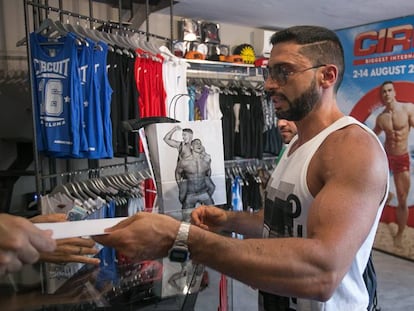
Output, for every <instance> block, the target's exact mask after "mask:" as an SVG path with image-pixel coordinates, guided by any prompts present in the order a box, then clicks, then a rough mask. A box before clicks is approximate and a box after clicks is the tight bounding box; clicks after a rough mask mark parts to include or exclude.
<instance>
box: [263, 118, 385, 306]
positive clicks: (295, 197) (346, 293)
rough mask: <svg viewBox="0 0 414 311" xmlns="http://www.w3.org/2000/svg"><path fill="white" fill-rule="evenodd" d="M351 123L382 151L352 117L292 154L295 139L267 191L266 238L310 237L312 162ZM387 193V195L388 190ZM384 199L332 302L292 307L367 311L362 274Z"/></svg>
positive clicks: (301, 301) (306, 302)
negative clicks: (308, 179) (328, 139)
mask: <svg viewBox="0 0 414 311" xmlns="http://www.w3.org/2000/svg"><path fill="white" fill-rule="evenodd" d="M350 124H357V125H359V126H361V127H362V128H363V129H365V130H366V131H367V132H369V133H370V134H372V136H373V137H375V138H376V139H377V141H378V144H379V145H380V146H381V148H382V144H381V142H380V141H379V140H378V138H377V136H376V135H375V134H374V133H373V132H372V131H371V130H370V129H369V128H368V127H366V126H365V125H364V124H362V123H360V122H359V121H357V120H355V119H354V118H352V117H349V116H344V117H342V118H341V119H339V120H337V121H336V122H335V123H333V124H332V125H330V126H329V127H327V128H326V129H324V130H323V131H322V132H320V133H319V134H318V135H316V136H315V137H313V138H312V139H311V140H310V141H308V142H307V143H305V144H303V145H302V146H300V148H298V149H297V150H295V152H293V153H292V154H289V151H290V149H291V147H292V145H293V143H294V141H296V140H297V136H296V137H295V138H294V139H293V140H292V141H291V143H290V144H289V145H288V147H287V150H286V151H285V152H284V153H283V155H282V157H281V159H280V161H279V163H278V165H277V166H276V168H275V170H274V172H273V173H272V177H271V179H270V180H269V183H268V185H267V188H266V192H267V195H266V202H265V223H264V230H263V236H264V237H269V238H272V237H273V238H274V237H282V236H285V237H286V236H294V237H306V236H307V228H306V221H307V217H308V211H309V208H310V206H311V204H312V202H313V199H314V198H313V196H312V195H311V193H310V191H309V189H308V186H307V183H306V175H307V171H308V166H309V163H310V161H311V159H312V157H313V155H314V154H315V152H316V151H317V150H318V148H319V146H320V145H321V144H322V143H323V142H324V140H325V139H326V137H328V135H329V134H331V133H332V132H334V131H336V130H338V129H341V128H344V127H346V126H348V125H350ZM383 150H384V149H383ZM384 154H385V151H384ZM388 183H389V182H388ZM388 186H389V185H388ZM388 186H387V187H388ZM386 193H388V189H387V192H386ZM385 199H386V198H385V197H384V199H383V201H382V202H381V205H380V208H379V209H378V212H377V216H376V221H375V222H374V225H373V226H372V228H371V230H370V232H369V234H368V236H367V238H366V240H365V241H364V243H363V244H362V246H361V248H360V249H359V250H358V252H357V254H356V256H355V258H354V261H353V262H352V265H351V268H350V269H349V271H348V272H347V274H346V275H345V277H344V278H343V280H342V282H341V283H340V284H339V286H338V288H337V289H336V291H335V292H334V294H333V296H332V297H331V299H329V300H328V301H327V302H318V301H311V300H306V299H297V300H296V301H297V304H296V305H292V308H293V309H296V310H312V311H313V310H325V311H328V310H333V311H338V310H353V311H357V310H367V306H368V292H367V289H366V286H365V283H364V280H363V277H362V274H363V272H364V270H365V266H366V264H367V262H368V258H369V255H370V252H371V248H372V245H373V242H374V238H375V233H376V230H377V226H378V222H379V218H380V216H381V213H382V209H383V207H384V204H385ZM344 251H345V250H344ZM291 300H292V299H291ZM291 304H293V302H291Z"/></svg>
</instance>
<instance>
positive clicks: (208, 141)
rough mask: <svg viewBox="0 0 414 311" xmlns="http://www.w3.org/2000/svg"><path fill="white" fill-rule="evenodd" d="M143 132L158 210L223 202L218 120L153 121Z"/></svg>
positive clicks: (223, 174)
mask: <svg viewBox="0 0 414 311" xmlns="http://www.w3.org/2000/svg"><path fill="white" fill-rule="evenodd" d="M145 135H146V138H147V142H148V149H149V157H150V162H151V166H152V170H153V175H154V178H155V182H156V188H157V201H158V204H159V209H160V210H161V211H162V212H166V213H171V212H175V211H183V212H185V211H188V212H190V211H191V209H193V208H196V207H197V206H199V205H221V204H225V203H226V201H227V196H226V181H225V172H224V150H223V134H222V124H221V120H205V121H187V122H180V123H156V124H151V125H149V126H147V127H146V128H145Z"/></svg>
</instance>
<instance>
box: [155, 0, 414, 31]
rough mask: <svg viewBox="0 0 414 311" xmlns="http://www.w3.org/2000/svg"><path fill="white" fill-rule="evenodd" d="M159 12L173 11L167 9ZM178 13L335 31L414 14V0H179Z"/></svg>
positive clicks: (257, 24) (217, 20) (253, 24)
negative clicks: (309, 26)
mask: <svg viewBox="0 0 414 311" xmlns="http://www.w3.org/2000/svg"><path fill="white" fill-rule="evenodd" d="M158 12H159V13H165V14H170V9H169V8H165V9H163V10H161V11H158ZM173 14H174V15H175V16H182V17H189V18H192V19H199V20H205V21H210V22H215V23H228V24H235V25H241V26H246V27H252V28H263V29H269V30H276V29H280V28H286V27H289V26H293V25H305V24H307V25H319V26H325V27H328V28H330V29H333V30H338V29H341V28H348V27H353V26H359V25H363V24H368V23H373V22H378V21H382V20H387V19H393V18H397V17H403V16H408V15H414V1H412V0H363V1H361V0H344V1H342V0H341V1H338V0H243V1H240V0H178V1H177V3H176V4H175V5H174V7H173Z"/></svg>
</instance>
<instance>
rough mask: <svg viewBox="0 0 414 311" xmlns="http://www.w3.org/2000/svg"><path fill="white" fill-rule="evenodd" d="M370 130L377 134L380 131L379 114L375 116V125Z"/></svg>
mask: <svg viewBox="0 0 414 311" xmlns="http://www.w3.org/2000/svg"><path fill="white" fill-rule="evenodd" d="M372 131H373V132H374V133H375V134H377V135H379V134H381V132H382V126H381V114H380V115H378V116H377V118H376V120H375V126H374V128H373V129H372Z"/></svg>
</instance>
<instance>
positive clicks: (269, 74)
mask: <svg viewBox="0 0 414 311" xmlns="http://www.w3.org/2000/svg"><path fill="white" fill-rule="evenodd" d="M323 66H326V64H322V65H315V66H312V67H309V68H305V69H302V70H294V69H290V68H288V67H287V66H286V64H276V65H274V66H272V67H265V68H263V79H264V80H265V81H266V80H267V79H268V78H270V79H272V80H273V81H275V82H276V83H277V84H279V85H280V86H284V85H285V84H286V83H287V80H288V78H289V76H291V75H294V74H295V73H301V72H305V71H308V70H311V69H316V68H320V67H323Z"/></svg>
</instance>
